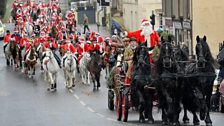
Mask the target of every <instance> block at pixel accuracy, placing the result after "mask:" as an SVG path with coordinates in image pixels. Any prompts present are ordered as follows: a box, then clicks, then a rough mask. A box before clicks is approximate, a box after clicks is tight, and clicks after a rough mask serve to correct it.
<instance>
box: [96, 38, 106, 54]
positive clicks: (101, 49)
mask: <svg viewBox="0 0 224 126" xmlns="http://www.w3.org/2000/svg"><path fill="white" fill-rule="evenodd" d="M97 43H98V44H99V46H100V49H99V51H100V53H104V52H105V45H104V43H103V38H102V37H101V36H98V37H97Z"/></svg>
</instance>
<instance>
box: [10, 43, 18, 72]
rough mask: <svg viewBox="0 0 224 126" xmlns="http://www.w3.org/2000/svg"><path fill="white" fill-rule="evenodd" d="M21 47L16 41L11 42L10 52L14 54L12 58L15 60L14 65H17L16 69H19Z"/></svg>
mask: <svg viewBox="0 0 224 126" xmlns="http://www.w3.org/2000/svg"><path fill="white" fill-rule="evenodd" d="M19 51H20V50H19V45H18V44H17V43H16V42H15V41H14V40H11V41H10V52H11V54H12V58H13V63H14V65H15V67H16V68H19V55H20V53H19Z"/></svg>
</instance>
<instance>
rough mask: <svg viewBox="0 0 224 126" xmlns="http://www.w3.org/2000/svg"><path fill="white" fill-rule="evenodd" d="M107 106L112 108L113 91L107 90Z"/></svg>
mask: <svg viewBox="0 0 224 126" xmlns="http://www.w3.org/2000/svg"><path fill="white" fill-rule="evenodd" d="M108 108H109V109H110V110H111V111H112V110H114V92H113V91H112V90H108Z"/></svg>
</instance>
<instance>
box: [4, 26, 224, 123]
mask: <svg viewBox="0 0 224 126" xmlns="http://www.w3.org/2000/svg"><path fill="white" fill-rule="evenodd" d="M90 27H91V29H92V30H93V31H95V30H96V26H95V25H92V26H90ZM6 29H10V30H13V28H12V25H8V24H7V25H6ZM100 32H101V34H102V35H103V36H105V35H107V34H108V32H106V30H105V29H104V28H101V30H100ZM2 45H3V44H2V41H0V47H2ZM37 69H38V70H37V72H36V75H35V76H34V78H33V79H30V78H27V77H26V76H25V75H24V74H23V73H21V72H20V71H15V70H14V69H13V68H12V67H7V66H6V64H5V59H4V54H3V51H2V48H0V109H1V110H0V126H124V125H125V126H126V125H127V126H129V125H130V126H136V125H140V126H146V125H150V124H147V123H145V124H140V123H138V114H137V113H136V112H134V111H131V112H130V114H129V120H128V122H127V123H122V122H118V121H116V115H115V112H114V111H110V110H109V109H108V108H107V88H106V80H105V78H104V77H105V72H104V71H102V73H101V88H100V90H99V91H96V92H93V91H92V85H90V86H86V85H83V84H81V83H80V75H79V74H78V75H77V77H76V87H75V88H74V89H72V90H67V89H66V88H65V85H64V78H63V73H62V70H61V71H60V72H59V77H58V80H57V82H58V90H57V92H54V93H51V92H48V91H47V90H46V89H47V84H46V82H45V81H44V80H43V75H42V73H41V72H40V70H39V69H40V66H39V65H38V66H37ZM153 113H154V114H153V116H154V119H155V120H156V123H155V124H154V125H151V126H157V125H160V120H161V114H160V112H158V110H157V108H155V109H154V112H153ZM189 116H190V119H191V122H192V116H191V114H189ZM180 117H181V118H180V121H181V119H182V114H181V116H180ZM211 118H212V120H213V126H223V123H224V120H223V119H224V115H223V114H221V113H212V114H211ZM189 125H192V123H190V124H189ZM201 125H205V124H204V122H201Z"/></svg>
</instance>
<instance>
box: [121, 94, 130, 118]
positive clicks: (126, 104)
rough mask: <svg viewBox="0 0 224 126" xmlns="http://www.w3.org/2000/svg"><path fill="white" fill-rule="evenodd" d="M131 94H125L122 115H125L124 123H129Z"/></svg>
mask: <svg viewBox="0 0 224 126" xmlns="http://www.w3.org/2000/svg"><path fill="white" fill-rule="evenodd" d="M128 96H129V94H128V93H127V94H125V95H124V96H123V99H122V114H123V122H127V121H128V109H129V98H128Z"/></svg>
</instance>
